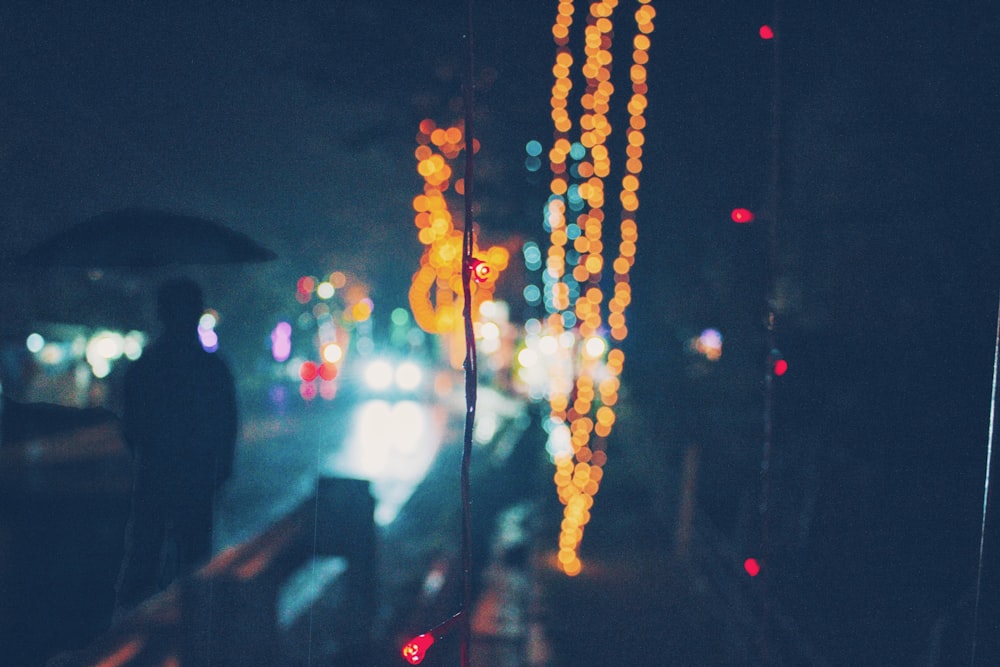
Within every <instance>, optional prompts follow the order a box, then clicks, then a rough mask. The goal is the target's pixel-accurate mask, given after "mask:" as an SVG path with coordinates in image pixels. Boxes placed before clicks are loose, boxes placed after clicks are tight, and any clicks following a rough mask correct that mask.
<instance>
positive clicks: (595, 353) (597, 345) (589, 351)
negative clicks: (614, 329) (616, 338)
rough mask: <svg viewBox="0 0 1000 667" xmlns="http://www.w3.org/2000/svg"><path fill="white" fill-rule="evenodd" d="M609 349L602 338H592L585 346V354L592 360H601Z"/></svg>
mask: <svg viewBox="0 0 1000 667" xmlns="http://www.w3.org/2000/svg"><path fill="white" fill-rule="evenodd" d="M607 349H608V345H607V343H605V342H604V339H603V338H601V337H600V336H591V337H590V338H588V339H587V340H586V341H585V342H584V344H583V353H584V354H585V355H587V356H588V357H590V358H591V359H600V358H601V356H602V355H603V354H604V352H605V350H607Z"/></svg>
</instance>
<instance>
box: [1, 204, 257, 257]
mask: <svg viewBox="0 0 1000 667" xmlns="http://www.w3.org/2000/svg"><path fill="white" fill-rule="evenodd" d="M276 256H277V255H275V254H274V253H273V252H272V251H271V250H268V249H267V248H264V247H263V246H261V245H259V244H257V243H256V242H255V241H254V240H252V239H251V238H250V237H248V236H246V235H245V234H242V233H240V232H237V231H235V230H233V229H230V228H229V227H226V226H225V225H223V224H221V223H219V222H216V221H214V220H208V219H206V218H200V217H196V216H191V215H181V214H178V213H173V212H170V211H162V210H152V209H137V208H132V209H123V210H118V211H109V212H107V213H101V214H100V215H96V216H94V217H92V218H87V219H86V220H83V221H82V222H79V223H77V224H75V225H73V226H72V227H70V228H68V229H65V230H63V231H61V232H59V233H57V234H55V235H53V236H51V237H49V238H48V239H46V240H44V241H42V242H41V243H39V244H37V245H35V246H33V247H32V248H30V249H29V250H28V251H27V252H26V253H25V254H24V255H23V256H22V257H21V258H20V263H21V264H23V265H27V266H41V267H46V266H47V267H81V268H111V267H123V268H139V269H142V268H151V267H158V266H170V265H195V264H237V263H244V262H264V261H268V260H271V259H274V258H275V257H276Z"/></svg>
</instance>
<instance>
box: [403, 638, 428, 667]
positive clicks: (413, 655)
mask: <svg viewBox="0 0 1000 667" xmlns="http://www.w3.org/2000/svg"><path fill="white" fill-rule="evenodd" d="M433 643H434V637H432V636H431V635H429V634H426V635H417V636H416V637H414V638H413V639H411V640H410V641H408V642H407V643H406V645H405V646H403V659H404V660H406V662H408V663H410V664H411V665H418V664H420V663H421V662H423V661H424V657H425V656H426V655H427V649H429V648H430V647H431V644H433Z"/></svg>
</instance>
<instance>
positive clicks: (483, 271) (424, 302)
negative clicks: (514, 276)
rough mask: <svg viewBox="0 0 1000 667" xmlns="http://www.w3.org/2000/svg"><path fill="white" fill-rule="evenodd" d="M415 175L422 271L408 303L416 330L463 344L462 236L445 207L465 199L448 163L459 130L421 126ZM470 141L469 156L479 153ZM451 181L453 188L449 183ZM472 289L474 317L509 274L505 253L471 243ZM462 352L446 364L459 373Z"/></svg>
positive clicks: (458, 145)
mask: <svg viewBox="0 0 1000 667" xmlns="http://www.w3.org/2000/svg"><path fill="white" fill-rule="evenodd" d="M417 144H418V145H417V149H416V151H415V152H414V156H415V157H416V159H417V173H419V174H420V176H421V177H423V179H424V186H423V192H422V193H421V194H419V195H417V196H416V197H415V198H414V199H413V209H414V213H415V215H414V219H413V222H414V224H415V225H416V226H417V229H418V230H419V231H418V233H417V238H419V240H420V242H421V243H422V244H424V246H425V248H424V252H423V255H422V256H421V258H420V268H419V269H418V270H417V272H416V273H415V274H414V275H413V281H412V283H411V285H410V293H409V301H410V309H411V310H412V312H413V318H414V320H415V321H416V323H417V325H418V326H419V327H420V328H421V329H423V330H424V331H427V332H428V333H434V334H454V335H453V336H452V340H455V341H462V340H464V338H463V336H464V334H463V322H462V307H463V299H464V296H463V295H464V285H463V279H462V259H463V246H462V230H461V229H460V228H456V224H455V220H454V218H453V216H452V213H451V211H450V209H449V207H448V201H447V199H446V193H447V192H449V191H453V192H455V193H456V194H458V195H463V194H464V193H465V184H464V180H463V179H461V178H457V179H456V178H455V173H454V171H455V170H454V169H453V168H452V165H451V163H452V162H453V161H454V160H456V159H457V158H458V157H459V155H460V154H461V152H462V151H463V150H465V134H464V132H463V129H462V126H461V125H456V126H452V127H448V128H443V127H438V126H437V125H436V123H435V122H434V121H432V120H430V119H425V120H423V121H421V123H420V130H419V132H418V133H417ZM478 149H479V145H478V142H476V141H475V140H473V151H478ZM453 181H454V182H453ZM473 258H474V262H473V263H474V268H475V284H474V285H473V294H472V306H473V312H478V310H479V307H480V305H481V304H483V303H484V302H487V301H490V300H492V298H493V293H494V290H495V287H496V282H497V280H498V279H499V277H500V274H501V273H502V272H503V270H504V269H506V268H507V263H508V262H509V260H510V253H509V251H508V250H507V249H506V248H504V247H503V246H491V247H489V248H486V249H481V248H480V247H479V245H478V243H476V242H475V240H474V242H473ZM463 350H464V347H462V346H460V345H457V344H455V345H452V346H451V347H450V355H449V358H450V361H451V363H452V365H453V366H455V367H458V366H460V365H461V362H462V354H463Z"/></svg>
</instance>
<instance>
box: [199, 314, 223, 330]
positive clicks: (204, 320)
mask: <svg viewBox="0 0 1000 667" xmlns="http://www.w3.org/2000/svg"><path fill="white" fill-rule="evenodd" d="M218 323H219V320H218V318H217V317H216V316H215V314H214V313H210V312H209V313H205V314H203V315H202V316H201V318H200V319H199V320H198V328H199V329H204V330H208V331H211V330H212V329H214V328H215V325H216V324H218Z"/></svg>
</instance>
